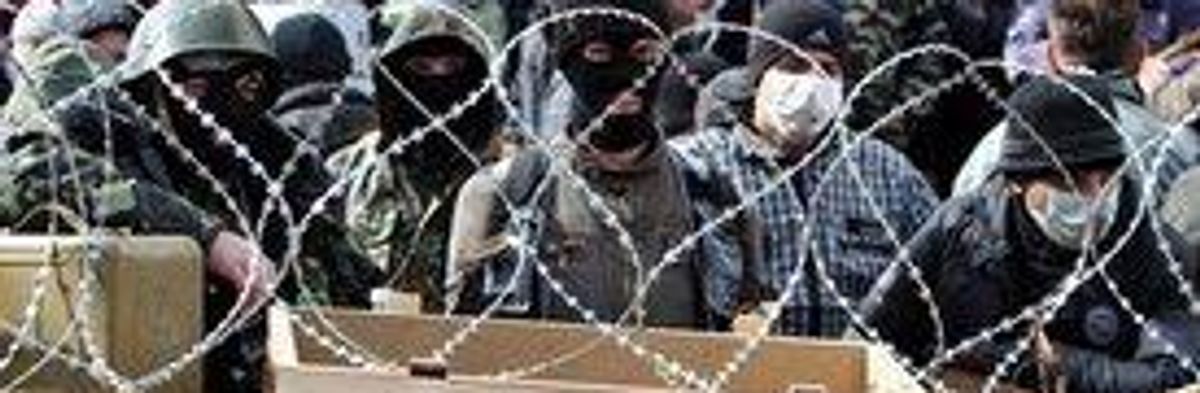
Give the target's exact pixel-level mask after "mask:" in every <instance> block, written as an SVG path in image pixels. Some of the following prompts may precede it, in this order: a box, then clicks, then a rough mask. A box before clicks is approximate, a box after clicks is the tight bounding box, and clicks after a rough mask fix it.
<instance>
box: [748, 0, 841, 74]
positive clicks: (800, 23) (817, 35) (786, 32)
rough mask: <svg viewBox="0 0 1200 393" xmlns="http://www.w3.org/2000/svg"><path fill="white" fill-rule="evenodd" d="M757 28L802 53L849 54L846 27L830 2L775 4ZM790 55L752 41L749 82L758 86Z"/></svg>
mask: <svg viewBox="0 0 1200 393" xmlns="http://www.w3.org/2000/svg"><path fill="white" fill-rule="evenodd" d="M754 27H756V28H758V29H760V30H762V31H764V32H767V33H770V34H772V35H775V36H778V38H780V39H782V40H784V41H786V42H790V43H792V44H794V45H796V46H797V47H799V48H800V49H807V50H820V51H823V52H829V53H831V54H833V55H834V56H836V57H838V58H842V57H844V56H845V53H846V27H845V24H844V22H843V21H842V15H841V14H840V13H839V12H838V11H837V10H836V9H834V8H833V7H832V6H830V5H829V4H828V0H785V1H772V2H771V3H770V4H769V5H767V7H766V8H765V9H763V11H762V13H761V16H759V19H758V21H756V22H755V26H754ZM790 53H791V52H789V51H788V50H787V48H785V47H783V46H781V45H779V44H776V43H775V42H771V41H768V40H766V39H764V38H761V37H753V38H752V39H751V41H750V50H749V53H748V54H747V56H746V68H747V70H748V71H749V75H748V77H749V78H750V82H751V83H752V84H755V85H757V84H758V80H759V79H760V78H762V75H763V73H765V72H766V71H767V69H768V68H770V67H771V65H773V64H774V63H775V62H776V61H779V59H780V58H782V57H784V55H786V54H790Z"/></svg>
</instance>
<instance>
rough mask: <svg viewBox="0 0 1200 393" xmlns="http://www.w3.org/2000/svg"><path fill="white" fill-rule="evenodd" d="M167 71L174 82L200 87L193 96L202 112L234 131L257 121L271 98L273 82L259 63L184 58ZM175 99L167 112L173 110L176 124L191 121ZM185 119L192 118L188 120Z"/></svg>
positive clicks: (225, 58)
mask: <svg viewBox="0 0 1200 393" xmlns="http://www.w3.org/2000/svg"><path fill="white" fill-rule="evenodd" d="M173 69H174V70H173V71H172V72H171V73H170V74H171V75H172V78H173V79H176V82H175V83H180V84H183V85H184V88H185V90H186V89H188V88H189V87H188V86H189V85H198V86H201V87H200V88H199V90H198V91H197V92H194V93H189V94H197V95H196V96H193V98H194V99H195V100H196V103H197V104H199V106H200V108H201V110H203V111H204V112H205V113H210V114H212V115H213V116H214V117H215V118H216V120H217V122H218V123H220V124H221V125H223V126H226V127H228V128H230V129H232V130H233V131H234V132H235V133H237V132H240V131H243V130H242V129H243V128H246V127H247V126H248V125H249V124H252V123H253V122H254V121H256V120H258V119H259V118H260V117H261V116H262V115H263V114H264V113H266V111H267V109H268V108H269V107H270V105H271V103H272V101H274V97H275V96H274V93H273V85H272V83H271V81H270V80H269V79H268V76H267V72H268V71H267V68H266V67H265V66H264V65H263V63H261V62H258V61H253V60H249V59H245V58H236V57H227V56H217V55H211V56H195V57H185V58H182V59H180V60H179V62H178V63H177V64H176V65H175V66H174V67H173ZM176 101H178V100H175V99H172V102H171V104H172V105H170V106H169V111H170V112H174V113H173V117H175V118H176V120H177V121H176V123H177V124H188V123H193V122H194V120H195V119H194V116H192V115H190V114H185V113H183V112H184V111H183V109H182V106H183V104H182V103H180V102H176ZM189 119H191V120H193V121H189Z"/></svg>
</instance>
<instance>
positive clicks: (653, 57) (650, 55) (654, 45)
mask: <svg viewBox="0 0 1200 393" xmlns="http://www.w3.org/2000/svg"><path fill="white" fill-rule="evenodd" d="M662 53H663V49H662V44H660V43H659V42H658V40H652V39H647V38H643V39H640V40H637V42H634V43H633V46H631V47H630V48H629V57H632V58H633V59H634V60H637V61H638V62H641V63H654V62H657V61H658V59H659V56H662Z"/></svg>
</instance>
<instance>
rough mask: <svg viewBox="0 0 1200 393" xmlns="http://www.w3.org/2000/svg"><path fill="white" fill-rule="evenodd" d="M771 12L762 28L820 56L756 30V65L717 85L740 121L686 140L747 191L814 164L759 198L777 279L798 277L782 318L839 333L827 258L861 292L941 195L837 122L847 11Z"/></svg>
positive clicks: (841, 316)
mask: <svg viewBox="0 0 1200 393" xmlns="http://www.w3.org/2000/svg"><path fill="white" fill-rule="evenodd" d="M763 15H764V17H763V18H762V19H761V20H760V21H759V24H758V26H757V27H758V28H761V29H763V30H764V31H766V32H768V33H771V34H774V35H776V36H778V37H779V38H781V39H783V40H784V41H786V42H789V43H792V44H795V45H796V46H797V47H799V48H800V49H801V50H804V51H805V54H806V55H808V56H809V58H811V59H812V62H810V61H809V60H806V59H805V58H803V57H799V56H798V55H797V54H795V53H793V52H791V51H788V50H786V49H784V47H782V46H780V45H778V44H775V43H771V42H768V41H766V40H756V41H754V42H752V43H751V47H750V61H749V66H748V67H747V68H746V69H745V70H742V71H737V72H740V76H741V78H733V75H731V76H725V77H722V78H721V79H719V80H720V82H718V83H720V85H717V86H713V89H720V91H714V92H713V93H714V94H715V95H716V96H719V97H720V98H721V100H723V104H725V105H727V106H724V107H722V110H723V109H728V110H731V111H734V112H735V113H734V116H733V118H734V119H736V121H733V122H725V123H714V124H715V125H714V126H711V127H709V128H707V129H705V130H704V131H702V132H701V133H700V134H699V135H697V136H696V137H695V138H693V139H691V140H682V141H680V147H681V148H682V149H683V150H684V151H686V152H687V153H688V155H690V156H695V157H697V158H699V159H702V160H708V161H710V162H714V165H713V166H715V167H717V168H721V169H722V170H723V171H725V172H728V173H732V174H733V175H734V180H735V181H734V183H735V184H736V185H737V188H738V191H739V194H740V195H742V196H743V197H744V198H746V197H751V196H753V195H756V194H758V193H760V192H763V190H765V189H766V188H767V187H769V186H771V185H772V184H773V183H774V182H776V181H778V180H779V178H780V175H781V174H783V173H784V172H785V171H786V170H788V169H789V168H791V167H793V166H797V165H801V164H805V165H804V166H802V167H799V169H798V170H797V171H796V172H795V173H794V174H791V177H789V178H787V179H784V180H786V181H784V182H783V183H782V184H781V185H780V186H779V187H778V188H777V189H774V190H771V191H769V192H768V193H767V194H766V196H764V197H763V199H761V200H759V201H758V203H757V204H755V205H754V207H755V209H756V210H757V211H758V214H759V215H760V216H762V218H763V220H764V222H765V223H766V228H765V233H766V238H765V256H766V265H767V266H768V268H769V269H770V270H769V272H770V283H771V286H772V289H773V290H774V291H775V292H776V293H777V294H782V293H784V291H785V290H787V289H788V283H789V281H788V280H789V278H790V277H792V276H793V275H795V274H799V275H800V277H801V280H800V281H799V282H798V286H797V287H795V288H793V290H794V294H793V295H792V296H791V297H790V298H788V299H780V301H783V302H785V306H784V313H783V317H782V319H781V320H780V324H779V326H778V327H777V330H778V331H779V332H781V333H784V334H789V335H810V336H837V335H841V334H842V332H843V331H844V330H845V329H846V328H847V326H848V323H849V319H848V317H847V313H846V310H844V309H842V308H841V307H839V303H838V302H837V300H836V298H835V297H834V295H833V294H832V293H830V292H829V291H828V290H827V289H826V288H825V287H824V285H823V284H822V280H823V278H822V275H821V274H819V270H818V269H817V267H818V264H819V265H820V266H823V270H824V272H825V275H827V277H829V278H830V279H832V281H833V282H832V283H833V284H834V286H835V287H836V288H837V290H838V292H839V294H840V296H845V297H847V298H849V300H850V302H851V304H854V303H856V302H857V301H858V300H859V299H861V298H862V297H863V296H865V295H866V293H867V291H868V290H869V289H870V288H871V285H873V284H874V282H875V279H876V278H877V277H878V276H879V275H880V274H881V273H882V272H883V270H884V269H886V268H887V266H888V265H889V264H890V262H891V261H892V260H893V259H895V258H896V256H897V250H898V245H899V244H902V242H903V241H904V240H905V239H907V237H908V236H909V235H911V234H912V233H914V232H916V230H917V228H919V227H920V225H921V224H922V223H923V222H924V220H925V217H926V216H927V215H929V214H930V213H932V211H933V209H934V206H935V205H936V204H937V197H936V195H935V194H934V193H933V190H932V189H931V188H930V187H929V186H928V185H927V184H926V182H925V181H924V179H923V178H922V177H921V174H920V173H919V172H918V171H917V170H916V169H915V168H913V166H912V165H911V164H910V163H909V162H908V160H906V159H905V158H904V156H903V155H901V154H900V153H899V152H898V151H896V150H894V149H893V148H891V147H889V146H888V145H886V144H884V143H882V142H880V141H878V140H875V139H873V138H866V139H863V140H862V141H861V142H859V143H854V142H853V141H851V140H849V139H844V138H840V134H839V133H837V132H836V131H837V129H836V128H835V127H836V126H837V125H836V124H834V123H835V120H836V116H837V113H838V111H839V110H840V109H841V108H842V105H843V102H842V99H843V93H844V89H845V82H844V81H843V77H842V73H841V72H842V64H843V61H842V59H843V56H844V53H845V50H846V48H845V38H844V28H843V25H842V22H841V20H840V19H839V18H840V16H839V14H838V12H837V11H836V10H835V9H833V8H832V7H829V6H828V5H826V4H825V1H824V0H793V1H777V2H773V3H771V4H770V5H768V6H767V8H766V9H765V10H764V13H763ZM806 159H807V160H810V161H809V162H803V161H804V160H806ZM860 180H861V183H860ZM873 203H875V204H878V208H879V209H878V210H876V209H874V208H872V204H873ZM877 213H879V214H877ZM806 228H807V229H808V230H810V231H812V233H811V236H810V237H808V238H807V239H808V240H811V242H810V241H808V240H806V238H805V237H804V235H803V233H804V232H805V229H806ZM889 228H890V229H889ZM891 230H894V231H895V235H896V236H897V238H895V239H893V238H892V237H891V235H890V232H891ZM809 244H812V245H813V246H812V247H810V246H809Z"/></svg>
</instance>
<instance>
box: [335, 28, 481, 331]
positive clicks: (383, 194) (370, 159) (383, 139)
mask: <svg viewBox="0 0 1200 393" xmlns="http://www.w3.org/2000/svg"><path fill="white" fill-rule="evenodd" d="M400 11H403V12H402V13H400V14H398V15H400V16H402V17H397V18H396V19H397V20H399V21H400V24H399V25H398V26H396V27H395V30H394V33H393V34H392V36H391V37H390V38H389V39H388V41H387V43H386V44H385V45H384V46H383V48H382V49H381V51H380V55H379V59H380V61H379V63H378V64H380V65H382V66H380V65H377V66H376V68H375V70H374V74H375V75H374V78H375V86H376V96H375V100H376V102H375V103H376V108H378V113H379V124H378V126H379V128H378V129H377V130H374V131H372V132H369V133H367V134H366V135H365V136H364V137H362V138H361V139H359V140H358V141H357V142H356V143H354V144H353V145H350V146H347V147H346V148H343V149H341V150H340V151H338V152H337V153H335V154H334V155H333V156H331V157H330V158H329V159H328V160H327V161H326V165H327V166H328V167H329V168H331V169H332V170H333V171H334V172H335V173H337V174H339V175H343V176H345V175H348V174H351V173H355V172H356V171H360V170H361V171H364V172H363V175H362V176H359V177H355V178H354V181H352V183H351V184H349V188H348V191H347V194H346V195H347V198H346V206H345V207H346V210H345V214H344V217H345V220H346V222H347V224H348V226H349V227H350V228H351V230H352V231H353V234H354V236H355V237H356V238H357V239H358V240H359V241H361V242H362V244H364V245H365V246H366V247H367V248H368V250H369V252H370V253H371V254H372V256H373V257H374V259H375V260H376V261H379V262H382V265H383V266H384V268H385V269H386V270H388V273H389V276H390V280H389V282H388V284H389V286H392V287H398V288H399V289H402V290H406V291H413V292H417V293H420V294H421V295H422V299H423V303H424V307H425V309H426V310H430V311H434V310H438V309H440V308H441V304H440V303H441V302H440V300H441V293H442V291H441V287H442V284H441V283H442V279H441V277H442V272H443V271H444V270H443V266H444V265H445V263H444V260H445V255H446V253H445V251H444V250H445V244H446V241H447V236H448V235H447V231H448V230H449V229H448V227H449V220H450V214H451V211H450V209H451V207H452V206H453V203H452V202H453V201H454V199H455V198H456V195H457V192H458V189H459V187H460V186H461V184H462V183H463V182H464V181H465V180H466V179H467V177H468V176H470V175H471V173H473V172H474V171H475V170H476V167H475V165H474V163H473V162H472V161H471V159H470V158H468V157H467V156H466V155H465V153H464V152H462V151H461V150H459V148H458V146H456V145H455V144H453V143H452V142H451V141H450V140H449V139H448V138H447V136H446V135H445V134H444V133H443V131H442V130H440V129H433V130H430V131H429V132H430V133H429V134H428V135H427V136H426V137H425V138H423V139H422V140H421V141H420V142H417V143H411V144H408V145H406V146H405V147H404V149H403V150H402V151H401V152H400V153H399V154H383V152H384V151H386V150H387V149H388V148H389V147H390V146H392V145H393V144H394V143H397V142H398V141H400V140H403V139H405V138H407V137H408V136H409V135H411V134H412V133H413V132H415V131H416V130H418V129H420V128H424V127H425V126H427V125H428V124H429V123H430V121H429V118H428V117H426V116H425V115H424V114H423V113H421V112H420V111H418V110H416V109H415V108H414V107H413V106H412V105H411V104H410V103H409V102H408V101H407V99H406V98H405V95H404V94H403V93H402V92H401V91H400V90H399V89H398V88H396V82H397V79H396V78H397V75H396V74H394V73H393V71H392V70H398V69H399V67H400V64H399V63H400V61H401V60H402V58H404V57H405V56H408V55H409V53H410V52H409V51H410V50H411V49H412V48H414V47H416V46H418V45H424V44H426V43H428V42H430V40H444V41H441V42H443V43H445V42H456V43H459V44H462V45H464V46H465V47H466V48H468V49H469V51H470V56H471V57H473V58H471V59H469V60H468V62H467V63H468V65H469V66H474V67H478V68H477V69H474V70H473V71H474V72H475V74H473V75H472V76H478V77H480V82H478V85H468V84H469V83H474V82H473V81H471V80H466V81H459V82H462V83H463V85H460V86H457V87H458V88H464V86H466V87H470V88H471V89H472V90H473V89H475V88H478V87H482V86H483V85H482V78H484V77H486V74H487V64H488V63H489V62H490V61H491V52H490V48H489V47H488V45H487V41H486V40H487V38H486V37H484V36H481V35H480V34H477V32H475V31H472V30H471V29H470V28H469V27H468V25H467V24H465V23H464V22H463V21H461V20H460V19H457V16H456V15H455V14H453V13H451V12H447V11H446V9H442V8H435V7H416V6H411V5H402V6H401V8H400ZM480 73H482V75H480ZM447 90H448V91H456V92H457V90H459V89H457V88H448V89H447ZM434 93H437V92H434ZM414 94H419V93H416V92H415V91H414ZM421 98H424V97H421ZM451 98H454V101H455V102H462V101H464V99H465V98H466V96H462V97H451ZM440 99H441V97H440V96H439V97H434V98H433V99H430V100H429V101H427V102H423V104H425V105H426V106H427V109H428V110H429V111H430V112H431V113H432V114H433V115H435V116H437V115H441V114H444V112H445V111H444V110H443V109H441V108H436V107H430V106H436V105H434V102H435V101H438V100H440ZM494 104H495V102H494V101H493V98H492V95H491V94H490V93H489V94H486V95H484V96H482V97H481V98H480V100H479V101H478V103H477V104H475V105H474V106H472V107H470V109H468V110H467V111H466V112H465V113H464V114H463V115H462V116H461V117H460V118H457V119H455V120H450V121H448V122H446V123H445V124H446V127H447V129H448V130H449V131H450V132H452V133H454V134H455V135H456V136H457V137H458V138H460V141H461V142H462V143H463V145H464V147H466V148H467V149H469V150H471V151H472V153H473V154H475V155H476V158H480V159H481V160H482V161H484V162H487V161H488V158H487V156H488V152H487V150H488V147H489V144H490V143H491V140H492V138H493V135H495V134H496V131H497V130H498V129H499V117H498V113H497V112H495V111H494V110H495V107H494V106H493V105H494Z"/></svg>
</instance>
